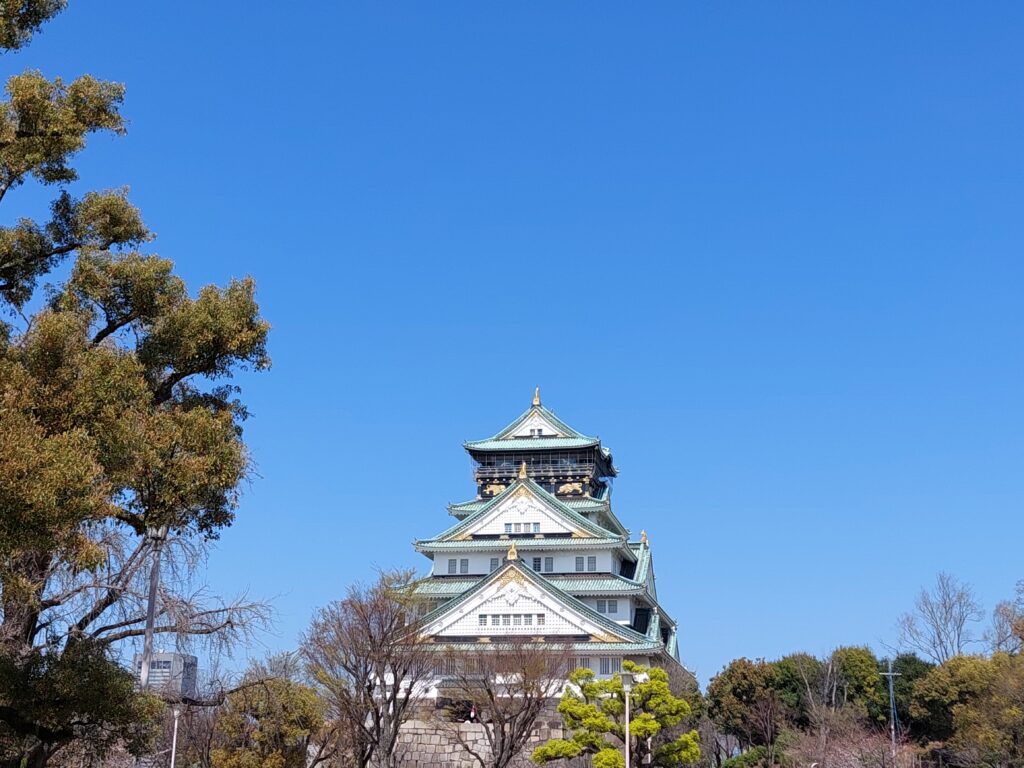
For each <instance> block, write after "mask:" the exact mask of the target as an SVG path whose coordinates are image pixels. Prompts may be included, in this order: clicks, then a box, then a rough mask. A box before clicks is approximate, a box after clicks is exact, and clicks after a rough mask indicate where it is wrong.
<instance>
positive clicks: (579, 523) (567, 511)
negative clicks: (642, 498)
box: [417, 478, 619, 549]
mask: <svg viewBox="0 0 1024 768" xmlns="http://www.w3.org/2000/svg"><path fill="white" fill-rule="evenodd" d="M524 487H525V488H527V489H529V490H530V491H531V492H532V493H533V495H534V496H536V497H537V498H538V499H540V500H541V502H542V503H544V504H546V505H547V506H548V507H550V508H551V509H552V510H554V511H555V512H556V513H557V514H559V515H561V516H562V517H564V518H565V519H566V520H567V521H568V522H569V523H570V524H572V525H575V526H576V527H578V528H582V529H583V530H585V531H588V532H589V533H591V534H592V535H593V536H595V537H597V538H609V539H616V540H617V539H619V536H617V535H616V534H614V533H612V532H611V531H609V530H607V529H606V528H602V527H601V526H600V525H598V524H597V523H595V522H593V521H591V520H589V519H588V518H586V517H584V516H583V515H581V514H580V513H579V512H577V511H576V510H574V509H572V508H571V507H569V506H567V505H566V504H565V502H563V501H561V500H559V499H558V497H557V496H554V495H553V494H551V493H548V492H547V491H545V490H544V489H543V488H541V487H540V486H539V485H537V483H535V482H534V481H533V480H531V479H530V478H525V479H524V478H519V479H517V480H516V481H515V482H513V483H511V484H510V485H509V486H508V487H507V488H506V489H505V490H503V491H502V492H501V493H499V494H498V495H497V496H494V497H493V498H490V499H488V500H487V501H486V502H485V503H484V504H483V505H482V506H481V507H480V508H479V509H477V510H476V512H474V513H472V514H471V515H469V516H468V517H465V518H464V519H462V520H461V521H460V522H458V523H456V524H455V525H453V526H452V527H451V528H449V529H448V530H446V531H443V532H441V533H439V534H438V535H437V536H435V537H434V538H432V539H427V540H426V541H418V542H417V546H419V545H420V544H433V543H435V542H436V543H441V542H444V541H445V540H446V539H450V538H451V537H452V536H457V535H459V534H460V533H462V532H463V531H465V530H466V529H468V528H470V527H471V526H473V525H474V524H475V523H476V522H477V521H478V520H480V519H481V518H482V517H484V516H485V515H486V514H487V513H488V512H490V510H491V509H492V508H493V507H495V506H497V505H498V504H500V503H501V501H502V500H503V499H505V498H507V497H508V496H510V495H511V494H513V493H514V492H515V491H516V490H518V489H519V488H524ZM467 541H472V542H473V543H474V544H476V543H477V542H479V541H481V540H479V539H463V540H460V541H459V542H457V543H458V544H459V545H461V546H465V544H466V542H467ZM497 541H505V548H506V549H508V546H509V541H508V540H504V539H497ZM516 541H517V542H519V541H533V540H532V539H516ZM536 541H545V539H536ZM546 541H548V542H549V544H548V545H549V546H550V541H551V540H550V539H547V540H546ZM558 541H559V542H564V541H578V539H558ZM445 543H450V542H445Z"/></svg>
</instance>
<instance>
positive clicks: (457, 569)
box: [448, 555, 615, 613]
mask: <svg viewBox="0 0 1024 768" xmlns="http://www.w3.org/2000/svg"><path fill="white" fill-rule="evenodd" d="M530 565H531V566H533V570H535V571H537V572H538V573H551V572H552V571H554V570H555V558H553V557H534V558H532V559H531V563H530ZM500 566H501V558H500V557H492V558H491V571H496V570H498V568H499V567H500ZM576 570H577V571H578V572H580V573H582V572H583V571H584V570H587V571H591V572H593V571H596V570H597V557H596V556H594V555H591V556H590V557H587V558H583V557H577V558H576ZM448 573H449V575H455V574H459V573H469V558H468V557H464V558H462V559H456V558H454V557H453V558H450V559H449V560H448ZM612 602H614V601H612ZM602 613H604V611H602ZM609 613H615V611H609Z"/></svg>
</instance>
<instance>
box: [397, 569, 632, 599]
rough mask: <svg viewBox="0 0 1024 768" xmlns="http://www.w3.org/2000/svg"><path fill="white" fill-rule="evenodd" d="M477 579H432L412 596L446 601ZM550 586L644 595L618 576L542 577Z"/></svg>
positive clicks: (576, 591) (587, 592)
mask: <svg viewBox="0 0 1024 768" xmlns="http://www.w3.org/2000/svg"><path fill="white" fill-rule="evenodd" d="M481 578H483V577H481V576H472V577H470V578H451V577H445V576H442V577H435V578H426V579H423V580H422V581H421V582H420V583H419V584H418V585H417V586H416V594H417V595H420V596H422V597H433V598H447V597H456V596H457V595H461V594H462V593H463V592H465V591H466V590H467V589H469V588H470V587H472V586H474V585H475V584H476V583H477V582H478V581H479V580H480V579H481ZM541 578H543V579H546V580H547V581H548V582H550V583H551V585H552V586H554V587H557V588H558V589H560V590H562V591H563V592H567V593H569V594H570V595H576V596H578V595H588V596H590V595H607V594H613V595H630V594H641V593H643V591H644V585H643V584H637V583H636V582H633V581H630V580H629V579H626V578H624V577H622V576H600V577H596V578H594V577H592V578H587V577H586V576H575V575H560V576H545V575H544V574H541Z"/></svg>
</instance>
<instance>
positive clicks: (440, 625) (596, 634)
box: [423, 564, 635, 643]
mask: <svg viewBox="0 0 1024 768" xmlns="http://www.w3.org/2000/svg"><path fill="white" fill-rule="evenodd" d="M456 603H457V604H456V605H453V606H451V608H449V609H447V610H446V609H445V608H441V609H439V612H438V615H437V616H436V617H435V618H434V619H433V620H429V621H428V623H427V624H426V625H425V626H424V627H423V632H424V634H426V635H428V636H432V637H437V636H441V637H442V638H443V637H445V636H448V637H452V636H454V637H491V636H503V637H507V636H510V635H525V636H531V635H544V636H558V635H565V636H567V637H579V636H581V635H588V636H589V637H590V638H592V639H593V640H594V641H595V642H604V643H609V642H621V641H624V640H625V641H629V640H635V638H634V637H631V636H630V635H631V634H632V633H631V632H630V631H629V630H626V629H622V630H619V631H615V625H614V624H605V623H602V622H600V621H599V620H594V619H593V618H591V617H590V616H588V615H587V613H588V612H589V610H588V609H587V608H586V607H585V606H583V605H582V604H580V605H578V606H576V605H571V604H570V603H569V602H568V601H567V600H565V598H563V597H560V596H559V595H558V594H557V593H555V592H554V591H552V590H550V589H544V588H543V587H541V586H540V584H538V583H537V582H536V581H535V580H534V579H532V578H530V576H529V575H527V574H526V573H525V572H524V571H523V570H521V569H520V568H519V567H516V566H515V565H512V564H509V565H507V566H506V567H505V568H504V569H503V570H502V571H498V572H496V573H495V574H493V575H492V577H491V578H490V579H489V580H487V581H486V583H485V584H483V585H482V586H481V587H480V588H478V589H476V590H473V591H472V592H471V594H469V596H468V597H466V598H465V599H463V600H457V601H456ZM627 633H628V634H627Z"/></svg>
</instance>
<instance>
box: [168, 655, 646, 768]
mask: <svg viewBox="0 0 1024 768" xmlns="http://www.w3.org/2000/svg"><path fill="white" fill-rule="evenodd" d="M619 677H620V678H621V679H622V692H623V694H625V695H624V696H623V698H625V700H626V768H629V693H630V691H632V690H633V675H632V674H631V673H630V672H622V673H620V674H619ZM172 768H173V766H172Z"/></svg>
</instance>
